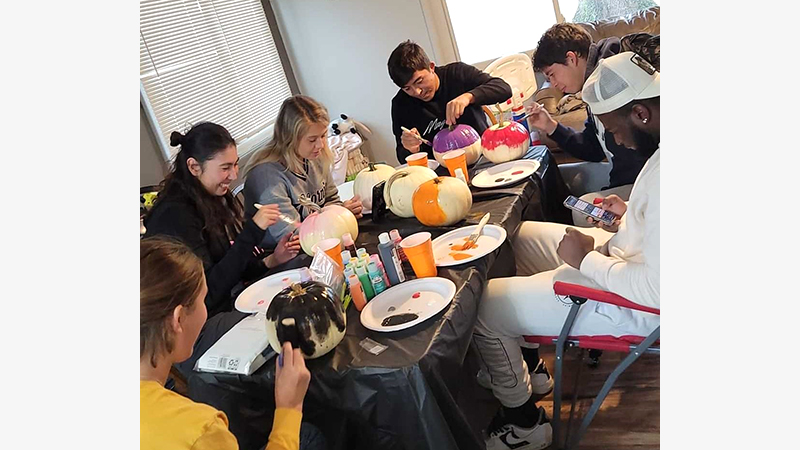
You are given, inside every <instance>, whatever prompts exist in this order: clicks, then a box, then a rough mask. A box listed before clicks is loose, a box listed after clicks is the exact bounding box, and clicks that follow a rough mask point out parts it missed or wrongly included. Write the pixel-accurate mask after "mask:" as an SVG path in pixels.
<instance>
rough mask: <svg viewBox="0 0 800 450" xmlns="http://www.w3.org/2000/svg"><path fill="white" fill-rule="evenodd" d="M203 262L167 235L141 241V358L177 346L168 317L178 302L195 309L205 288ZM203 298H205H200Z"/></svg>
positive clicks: (152, 355) (164, 351)
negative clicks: (196, 300) (198, 297)
mask: <svg viewBox="0 0 800 450" xmlns="http://www.w3.org/2000/svg"><path fill="white" fill-rule="evenodd" d="M204 283H205V274H204V272H203V262H202V261H201V260H200V258H198V257H197V256H195V254H194V253H193V252H192V251H191V250H190V249H189V248H188V247H186V246H185V245H183V244H181V243H180V242H178V241H174V240H172V239H169V238H164V237H152V238H147V239H142V241H141V242H140V243H139V358H140V359H141V358H143V357H144V356H145V353H148V354H149V357H150V364H151V365H152V366H153V367H155V366H156V356H157V355H159V354H161V353H169V352H171V351H172V350H173V346H174V345H175V342H174V336H173V334H172V331H171V329H170V327H169V324H168V322H169V318H170V317H171V316H172V314H173V311H175V308H177V307H178V306H179V305H183V306H184V307H187V308H195V307H196V306H197V305H196V304H195V303H196V302H195V299H196V298H197V296H198V295H200V292H201V291H202V289H203V284H204ZM199 301H204V300H202V299H201V300H199Z"/></svg>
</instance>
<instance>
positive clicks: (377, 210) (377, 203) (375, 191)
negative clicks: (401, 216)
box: [372, 181, 387, 223]
mask: <svg viewBox="0 0 800 450" xmlns="http://www.w3.org/2000/svg"><path fill="white" fill-rule="evenodd" d="M385 186H386V181H381V182H380V183H378V184H376V185H375V186H374V187H373V188H372V221H373V222H375V223H381V222H383V221H384V219H385V218H386V213H387V209H386V201H385V200H384V199H383V188H384V187H385Z"/></svg>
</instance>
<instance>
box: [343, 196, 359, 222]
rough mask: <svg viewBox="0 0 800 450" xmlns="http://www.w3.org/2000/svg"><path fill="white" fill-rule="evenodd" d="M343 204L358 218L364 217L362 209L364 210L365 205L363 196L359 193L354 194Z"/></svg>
mask: <svg viewBox="0 0 800 450" xmlns="http://www.w3.org/2000/svg"><path fill="white" fill-rule="evenodd" d="M342 206H344V207H345V208H347V209H349V210H350V212H351V213H353V215H355V216H356V219H360V218H361V217H362V216H361V211H363V210H364V206H363V205H362V204H361V197H359V196H358V195H356V196H354V197H353V198H351V199H350V200H347V201H345V202H344V204H343V205H342Z"/></svg>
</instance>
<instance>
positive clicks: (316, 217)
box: [299, 199, 358, 256]
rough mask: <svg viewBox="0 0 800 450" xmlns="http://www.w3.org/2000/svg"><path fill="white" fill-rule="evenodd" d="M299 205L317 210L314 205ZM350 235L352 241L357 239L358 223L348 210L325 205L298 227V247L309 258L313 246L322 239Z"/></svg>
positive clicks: (306, 203)
mask: <svg viewBox="0 0 800 450" xmlns="http://www.w3.org/2000/svg"><path fill="white" fill-rule="evenodd" d="M300 204H301V205H303V206H306V207H309V208H311V209H314V207H316V209H319V206H318V205H317V204H316V203H313V202H308V201H305V202H304V201H303V199H301V201H300ZM345 233H350V235H351V236H353V240H354V241H355V240H356V239H358V221H357V220H356V216H354V215H353V213H352V212H350V210H349V209H347V208H345V207H344V206H340V205H327V206H325V207H324V208H322V209H321V210H319V211H315V212H313V213H311V215H309V216H308V217H306V218H305V220H303V223H302V224H301V225H300V232H299V234H300V247H302V248H303V251H304V252H306V254H307V255H309V256H314V251H313V248H314V245H316V243H317V242H319V241H321V240H323V239H329V238H337V239H341V238H342V235H343V234H345Z"/></svg>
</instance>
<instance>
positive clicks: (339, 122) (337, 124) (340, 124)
mask: <svg viewBox="0 0 800 450" xmlns="http://www.w3.org/2000/svg"><path fill="white" fill-rule="evenodd" d="M339 117H340V118H339V119H335V120H333V121H331V133H333V134H335V135H337V136H338V135H340V134H342V133H353V134H357V133H358V129H357V128H356V122H355V121H354V120H352V119H350V118H348V117H347V115H345V114H340V115H339Z"/></svg>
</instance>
